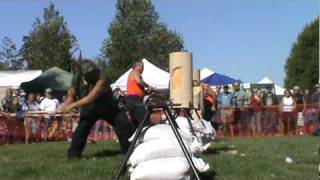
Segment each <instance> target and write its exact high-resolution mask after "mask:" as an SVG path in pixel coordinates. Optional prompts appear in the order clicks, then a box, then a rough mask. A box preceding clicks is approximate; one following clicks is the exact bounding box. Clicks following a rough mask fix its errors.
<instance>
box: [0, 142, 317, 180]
mask: <svg viewBox="0 0 320 180" xmlns="http://www.w3.org/2000/svg"><path fill="white" fill-rule="evenodd" d="M68 147H69V144H68V143H67V142H52V143H45V144H32V145H23V144H20V145H9V146H0V180H20V179H22V180H100V179H101V180H102V179H104V180H111V179H112V177H113V176H112V175H113V174H114V173H115V171H116V169H117V167H118V165H119V164H120V161H121V160H122V158H123V155H122V154H121V153H120V151H119V145H118V143H116V142H100V143H97V144H88V145H87V147H86V149H85V152H84V155H83V159H79V160H71V161H70V160H67V159H66V156H65V155H66V150H67V148H68ZM318 148H319V138H317V137H272V138H271V137H270V138H267V137H265V138H235V139H222V140H219V141H217V142H214V144H213V146H212V147H211V148H210V149H209V151H208V152H207V153H206V154H205V156H206V157H207V160H209V162H210V164H211V166H212V172H211V173H210V174H208V175H207V177H206V178H204V179H212V180H213V179H215V180H312V179H317V176H318V163H319V157H318ZM234 150H236V151H237V152H238V153H237V154H232V153H230V152H232V151H234ZM288 156H289V157H291V158H292V159H293V163H291V164H288V163H286V162H285V158H286V157H288ZM123 179H128V178H127V177H124V178H123Z"/></svg>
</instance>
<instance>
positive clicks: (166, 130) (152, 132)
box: [140, 124, 192, 144]
mask: <svg viewBox="0 0 320 180" xmlns="http://www.w3.org/2000/svg"><path fill="white" fill-rule="evenodd" d="M179 134H180V136H181V138H182V139H183V141H185V142H186V143H187V144H191V143H192V135H191V134H186V133H184V132H182V131H181V130H179ZM160 138H174V139H176V137H175V135H174V132H173V130H172V129H171V127H170V126H169V125H166V124H159V125H155V126H152V127H150V128H149V129H147V130H146V132H145V133H144V135H143V139H142V140H141V139H140V142H146V141H150V140H155V139H160Z"/></svg>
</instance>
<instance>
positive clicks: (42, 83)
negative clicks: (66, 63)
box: [20, 67, 72, 92]
mask: <svg viewBox="0 0 320 180" xmlns="http://www.w3.org/2000/svg"><path fill="white" fill-rule="evenodd" d="M71 80H72V74H71V73H69V72H67V71H64V70H62V69H60V68H58V67H53V68H51V69H49V70H47V71H45V72H43V73H42V74H41V75H40V76H38V77H37V78H35V79H34V80H32V81H29V82H24V83H22V84H21V85H20V87H21V88H22V89H24V90H25V91H28V92H43V91H44V90H45V89H46V88H51V89H52V90H54V91H67V90H68V89H69V87H70V86H71Z"/></svg>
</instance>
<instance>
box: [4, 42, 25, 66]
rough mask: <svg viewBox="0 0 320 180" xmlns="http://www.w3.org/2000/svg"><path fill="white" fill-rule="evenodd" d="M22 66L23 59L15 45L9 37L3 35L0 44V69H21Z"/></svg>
mask: <svg viewBox="0 0 320 180" xmlns="http://www.w3.org/2000/svg"><path fill="white" fill-rule="evenodd" d="M23 67H24V61H23V59H22V57H21V56H20V52H19V51H18V50H17V48H16V45H15V44H14V43H13V41H12V40H11V39H10V38H8V37H4V38H3V39H2V43H1V46H0V69H2V70H21V69H23Z"/></svg>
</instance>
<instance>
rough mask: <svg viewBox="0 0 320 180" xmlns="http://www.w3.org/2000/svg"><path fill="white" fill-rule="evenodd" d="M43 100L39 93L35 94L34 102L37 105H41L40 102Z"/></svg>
mask: <svg viewBox="0 0 320 180" xmlns="http://www.w3.org/2000/svg"><path fill="white" fill-rule="evenodd" d="M43 99H44V97H43V96H41V94H40V93H37V94H36V102H37V103H38V104H41V102H42V100H43Z"/></svg>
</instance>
